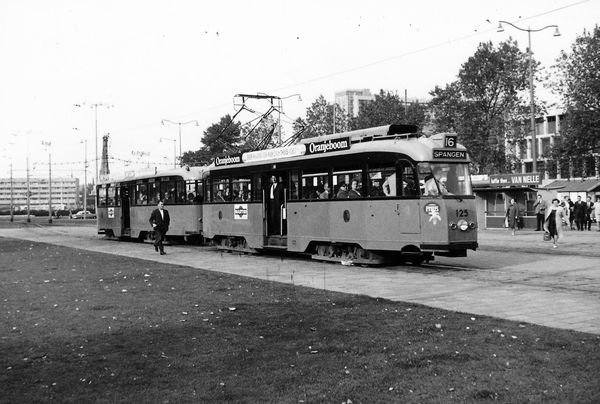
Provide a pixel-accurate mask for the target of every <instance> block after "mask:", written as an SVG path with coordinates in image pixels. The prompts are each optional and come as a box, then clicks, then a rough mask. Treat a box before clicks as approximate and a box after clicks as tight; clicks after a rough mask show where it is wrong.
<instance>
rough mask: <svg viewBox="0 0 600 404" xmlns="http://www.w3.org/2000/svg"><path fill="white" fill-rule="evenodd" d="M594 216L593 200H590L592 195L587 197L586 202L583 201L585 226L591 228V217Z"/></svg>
mask: <svg viewBox="0 0 600 404" xmlns="http://www.w3.org/2000/svg"><path fill="white" fill-rule="evenodd" d="M593 217H594V202H592V197H591V196H588V197H587V202H586V203H585V228H586V229H588V231H589V230H592V218H593Z"/></svg>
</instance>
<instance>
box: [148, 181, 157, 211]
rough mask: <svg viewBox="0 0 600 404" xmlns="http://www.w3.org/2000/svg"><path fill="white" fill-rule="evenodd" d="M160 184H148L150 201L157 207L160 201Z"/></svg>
mask: <svg viewBox="0 0 600 404" xmlns="http://www.w3.org/2000/svg"><path fill="white" fill-rule="evenodd" d="M158 184H160V183H159V182H155V181H153V182H149V183H148V192H149V195H150V196H149V198H150V199H149V200H150V203H151V204H152V205H156V204H157V203H158V201H159V200H160V189H159V185H158Z"/></svg>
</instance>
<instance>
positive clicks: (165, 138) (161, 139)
mask: <svg viewBox="0 0 600 404" xmlns="http://www.w3.org/2000/svg"><path fill="white" fill-rule="evenodd" d="M163 140H168V141H170V142H173V168H177V157H176V156H177V139H169V138H168V137H161V138H160V141H161V142H162V141H163Z"/></svg>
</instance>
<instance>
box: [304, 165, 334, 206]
mask: <svg viewBox="0 0 600 404" xmlns="http://www.w3.org/2000/svg"><path fill="white" fill-rule="evenodd" d="M331 194H332V191H331V187H330V185H329V175H328V173H327V170H326V169H323V168H322V169H313V170H305V171H304V172H303V173H302V199H310V200H316V199H330V198H331V197H332V195H331Z"/></svg>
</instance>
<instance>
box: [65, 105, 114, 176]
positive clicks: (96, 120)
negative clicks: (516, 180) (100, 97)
mask: <svg viewBox="0 0 600 404" xmlns="http://www.w3.org/2000/svg"><path fill="white" fill-rule="evenodd" d="M74 105H75V106H76V107H82V106H83V105H89V106H91V107H92V108H94V118H95V120H94V122H95V127H96V184H97V183H98V107H106V108H111V107H113V105H112V104H104V103H102V102H97V103H92V104H90V103H85V102H82V103H81V104H74Z"/></svg>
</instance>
